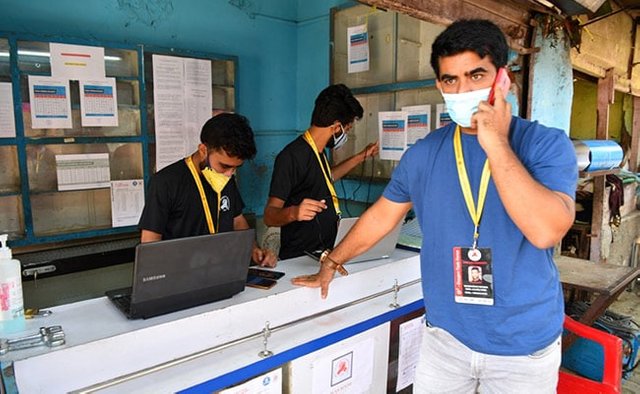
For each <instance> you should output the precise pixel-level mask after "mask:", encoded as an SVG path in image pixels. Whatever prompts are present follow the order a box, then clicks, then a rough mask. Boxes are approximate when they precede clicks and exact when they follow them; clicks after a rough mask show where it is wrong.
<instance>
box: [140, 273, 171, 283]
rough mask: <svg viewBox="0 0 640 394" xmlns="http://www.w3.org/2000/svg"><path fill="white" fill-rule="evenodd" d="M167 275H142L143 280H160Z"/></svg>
mask: <svg viewBox="0 0 640 394" xmlns="http://www.w3.org/2000/svg"><path fill="white" fill-rule="evenodd" d="M166 277H167V275H165V274H160V275H151V276H144V277H142V282H151V281H153V280H160V279H164V278H166Z"/></svg>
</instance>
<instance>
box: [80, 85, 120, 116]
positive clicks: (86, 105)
mask: <svg viewBox="0 0 640 394" xmlns="http://www.w3.org/2000/svg"><path fill="white" fill-rule="evenodd" d="M79 86H80V113H81V116H82V126H85V127H86V126H97V127H100V126H103V127H104V126H118V97H117V92H116V79H115V78H105V79H102V80H94V81H84V80H83V81H79Z"/></svg>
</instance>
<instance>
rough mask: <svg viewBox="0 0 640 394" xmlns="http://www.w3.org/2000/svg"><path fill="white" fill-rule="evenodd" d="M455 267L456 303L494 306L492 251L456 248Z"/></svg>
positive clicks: (454, 251)
mask: <svg viewBox="0 0 640 394" xmlns="http://www.w3.org/2000/svg"><path fill="white" fill-rule="evenodd" d="M453 266H454V275H453V280H454V287H455V300H456V302H458V303H461V304H478V305H493V273H492V270H491V249H488V248H478V249H473V248H462V247H455V248H453Z"/></svg>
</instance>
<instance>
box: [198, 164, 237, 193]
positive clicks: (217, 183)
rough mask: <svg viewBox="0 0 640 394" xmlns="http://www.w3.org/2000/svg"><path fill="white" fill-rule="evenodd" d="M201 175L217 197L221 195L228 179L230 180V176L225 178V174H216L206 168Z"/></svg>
mask: <svg viewBox="0 0 640 394" xmlns="http://www.w3.org/2000/svg"><path fill="white" fill-rule="evenodd" d="M202 175H204V178H205V179H206V180H207V182H208V183H209V184H210V185H211V187H212V188H213V190H215V192H216V193H218V195H220V193H222V190H223V189H224V187H225V186H227V183H228V182H229V179H231V177H230V176H226V175H225V174H221V173H219V172H216V171H215V170H214V169H212V168H210V167H207V168H205V169H204V170H202Z"/></svg>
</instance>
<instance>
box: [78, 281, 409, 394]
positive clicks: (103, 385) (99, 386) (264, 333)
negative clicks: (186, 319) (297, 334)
mask: <svg viewBox="0 0 640 394" xmlns="http://www.w3.org/2000/svg"><path fill="white" fill-rule="evenodd" d="M420 281H421V279H415V280H412V281H409V282H407V283H404V284H402V285H398V284H397V281H396V284H395V285H394V286H393V287H392V288H390V289H388V290H383V291H380V292H378V293H374V294H371V295H369V296H367V297H363V298H360V299H357V300H354V301H350V302H347V303H344V304H342V305H338V306H336V307H333V308H331V309H327V310H325V311H322V312H318V313H314V314H312V315H309V316H305V317H302V318H299V319H296V320H292V321H290V322H287V323H284V324H281V325H279V326H275V327H273V328H271V327H269V322H266V324H265V328H263V329H262V330H261V331H259V332H256V333H254V334H250V335H247V336H244V337H242V338H238V339H235V340H233V341H229V342H225V343H223V344H220V345H216V346H214V347H210V348H207V349H204V350H201V351H198V352H196V353H192V354H189V355H186V356H183V357H179V358H176V359H174V360H171V361H167V362H164V363H160V364H156V365H153V366H151V367H148V368H144V369H141V370H138V371H136V372H132V373H129V374H126V375H120V376H118V377H115V378H113V379H109V380H106V381H104V382H100V383H96V384H94V385H91V386H87V387H84V388H81V389H79V390H74V391H71V393H72V394H85V393H93V392H96V391H99V390H104V389H107V388H110V387H113V386H117V385H119V384H122V383H126V382H128V381H131V380H134V379H138V378H141V377H144V376H147V375H150V374H153V373H156V372H160V371H162V370H165V369H168V368H171V367H175V366H177V365H180V364H184V363H187V362H190V361H193V360H195V359H198V358H200V357H204V356H207V355H209V354H212V353H215V352H218V351H221V350H224V349H228V348H230V347H233V346H236V345H239V344H242V343H245V342H248V341H251V340H254V339H258V338H264V339H265V349H264V350H263V351H262V352H260V353H259V355H260V356H261V357H266V356H269V355H271V354H272V353H271V352H269V351H268V350H267V349H266V338H267V337H268V336H269V335H270V334H271V333H274V332H278V331H281V330H284V329H287V328H289V327H292V326H295V325H297V324H300V323H304V322H307V321H309V320H313V319H316V318H318V317H321V316H324V315H328V314H330V313H333V312H337V311H340V310H342V309H346V308H349V307H352V306H355V305H358V304H362V303H364V302H367V301H370V300H373V299H375V298H378V297H381V296H383V295H386V294H389V293H395V294H394V302H393V303H391V304H390V305H389V306H390V307H391V308H397V307H399V306H400V305H399V304H398V303H397V293H398V292H399V291H400V289H403V288H406V287H409V286H413V285H416V284H419V283H420Z"/></svg>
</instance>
